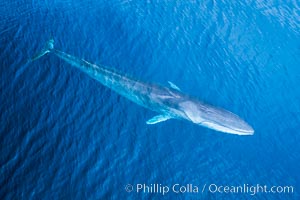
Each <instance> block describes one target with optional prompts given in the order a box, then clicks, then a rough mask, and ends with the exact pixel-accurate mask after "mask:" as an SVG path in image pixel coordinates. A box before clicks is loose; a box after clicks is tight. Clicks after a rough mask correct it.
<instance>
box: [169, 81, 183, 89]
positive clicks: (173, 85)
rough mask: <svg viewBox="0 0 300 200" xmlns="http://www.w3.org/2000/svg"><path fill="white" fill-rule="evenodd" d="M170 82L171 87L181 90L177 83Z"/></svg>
mask: <svg viewBox="0 0 300 200" xmlns="http://www.w3.org/2000/svg"><path fill="white" fill-rule="evenodd" d="M168 83H169V84H170V87H171V88H173V89H175V90H178V91H181V90H180V88H179V87H178V86H177V85H175V84H174V83H172V82H171V81H168Z"/></svg>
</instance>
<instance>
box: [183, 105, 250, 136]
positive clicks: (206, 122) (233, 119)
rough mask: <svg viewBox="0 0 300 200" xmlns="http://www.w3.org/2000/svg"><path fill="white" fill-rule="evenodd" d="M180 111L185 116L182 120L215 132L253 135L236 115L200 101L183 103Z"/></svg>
mask: <svg viewBox="0 0 300 200" xmlns="http://www.w3.org/2000/svg"><path fill="white" fill-rule="evenodd" d="M180 109H181V111H182V112H183V113H184V114H185V116H184V118H185V119H187V120H189V121H191V122H193V123H195V124H198V125H201V126H205V127H208V128H211V129H214V130H216V131H220V132H225V133H230V134H236V135H253V134H254V130H253V128H252V127H251V126H250V125H248V124H247V123H246V122H245V121H244V120H242V119H241V118H240V117H238V116H237V115H235V114H233V113H231V112H229V111H227V110H224V109H222V108H217V107H214V106H211V105H208V104H204V103H202V102H200V101H184V102H181V103H180Z"/></svg>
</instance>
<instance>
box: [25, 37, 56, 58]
mask: <svg viewBox="0 0 300 200" xmlns="http://www.w3.org/2000/svg"><path fill="white" fill-rule="evenodd" d="M53 48H54V40H53V39H50V40H49V41H48V42H47V43H46V45H45V47H44V48H43V49H42V51H41V52H39V53H38V54H36V55H35V56H34V57H32V58H31V59H30V61H35V60H37V59H39V58H40V57H42V56H44V55H46V54H47V53H49V52H51V50H52V49H53Z"/></svg>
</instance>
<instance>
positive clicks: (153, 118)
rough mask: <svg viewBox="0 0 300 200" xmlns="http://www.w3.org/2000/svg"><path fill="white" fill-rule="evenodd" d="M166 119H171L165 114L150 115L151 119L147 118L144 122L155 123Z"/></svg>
mask: <svg viewBox="0 0 300 200" xmlns="http://www.w3.org/2000/svg"><path fill="white" fill-rule="evenodd" d="M168 119H171V117H169V116H166V115H156V116H154V117H152V118H151V119H149V120H148V121H147V122H146V123H147V124H157V123H159V122H163V121H166V120H168Z"/></svg>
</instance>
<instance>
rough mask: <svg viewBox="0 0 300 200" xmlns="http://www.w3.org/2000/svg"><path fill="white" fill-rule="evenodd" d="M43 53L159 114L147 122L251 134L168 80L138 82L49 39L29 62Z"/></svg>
mask: <svg viewBox="0 0 300 200" xmlns="http://www.w3.org/2000/svg"><path fill="white" fill-rule="evenodd" d="M47 53H53V54H54V55H56V56H58V57H59V58H61V59H62V60H64V61H66V62H67V63H69V64H71V65H72V66H74V67H76V68H78V69H80V70H81V71H83V72H85V73H86V74H87V75H89V76H90V77H92V78H93V79H96V80H97V81H99V82H100V83H102V84H103V85H104V86H106V87H108V88H110V89H112V90H113V91H115V92H116V93H118V94H120V95H122V96H124V97H126V98H127V99H129V100H131V101H133V102H135V103H136V104H138V105H141V106H143V107H145V108H148V109H150V110H152V111H155V112H157V113H159V115H157V116H154V117H153V118H151V119H149V120H148V121H147V124H156V123H159V122H162V121H166V120H168V119H183V120H187V121H190V122H193V123H195V124H198V125H201V126H205V127H208V128H211V129H214V130H216V131H220V132H225V133H231V134H237V135H253V134H254V130H253V128H252V127H251V126H250V125H248V124H247V123H246V122H245V121H244V120H242V119H241V118H240V117H238V116H237V115H235V114H233V113H231V112H229V111H227V110H224V109H222V108H218V107H215V106H212V105H209V104H206V103H203V102H201V101H199V100H198V99H196V98H193V97H190V96H188V95H186V94H184V93H182V92H181V91H180V89H179V88H178V87H177V86H176V85H175V84H174V83H172V82H169V84H170V86H171V88H168V87H164V86H159V85H156V84H149V83H144V82H141V81H139V80H137V79H134V78H130V77H128V76H126V75H124V74H121V73H119V72H117V71H115V70H112V69H109V68H107V67H104V66H98V65H95V64H92V63H89V62H87V61H85V60H83V59H79V58H76V57H74V56H71V55H69V54H67V53H64V52H62V51H59V50H57V49H55V48H54V40H53V39H51V40H49V41H48V43H47V44H46V46H45V47H44V49H43V50H42V52H40V53H39V54H38V55H37V56H35V57H34V58H32V59H31V61H33V60H36V59H38V58H40V57H42V56H44V55H46V54H47Z"/></svg>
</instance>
